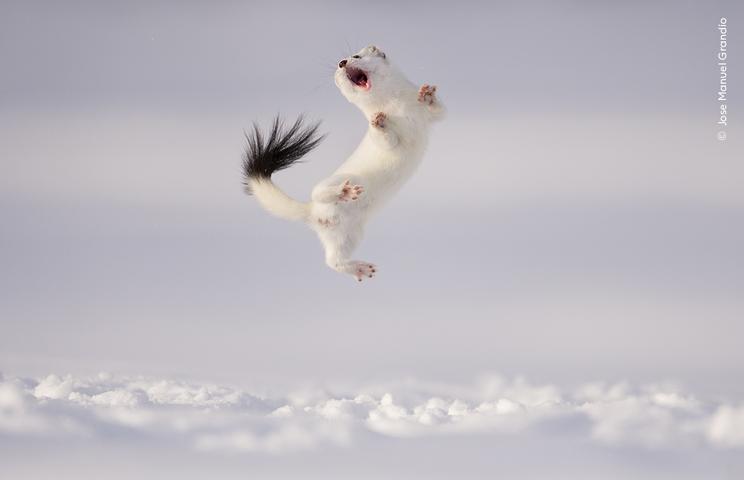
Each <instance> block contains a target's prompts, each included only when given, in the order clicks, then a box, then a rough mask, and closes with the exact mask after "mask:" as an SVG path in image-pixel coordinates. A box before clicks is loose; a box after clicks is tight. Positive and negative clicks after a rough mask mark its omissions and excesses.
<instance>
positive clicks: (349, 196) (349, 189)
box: [338, 180, 364, 202]
mask: <svg viewBox="0 0 744 480" xmlns="http://www.w3.org/2000/svg"><path fill="white" fill-rule="evenodd" d="M362 193H364V187H362V186H361V185H352V184H351V180H346V182H345V183H344V184H343V186H342V187H341V193H339V195H338V200H339V201H341V202H349V201H352V200H356V199H357V198H359V196H360V195H361V194H362Z"/></svg>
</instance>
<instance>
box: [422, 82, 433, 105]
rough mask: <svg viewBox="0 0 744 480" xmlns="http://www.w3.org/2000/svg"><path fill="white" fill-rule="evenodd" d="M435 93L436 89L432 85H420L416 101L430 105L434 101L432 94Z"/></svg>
mask: <svg viewBox="0 0 744 480" xmlns="http://www.w3.org/2000/svg"><path fill="white" fill-rule="evenodd" d="M436 92H437V87H436V86H434V85H426V84H424V85H422V86H421V88H419V92H418V101H419V102H422V103H426V104H427V105H432V104H433V103H434V101H435V97H434V94H436Z"/></svg>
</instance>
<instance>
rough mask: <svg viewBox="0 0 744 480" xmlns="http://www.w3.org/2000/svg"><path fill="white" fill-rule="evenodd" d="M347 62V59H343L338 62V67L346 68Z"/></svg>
mask: <svg viewBox="0 0 744 480" xmlns="http://www.w3.org/2000/svg"><path fill="white" fill-rule="evenodd" d="M346 63H347V62H346V60H341V61H340V62H338V68H344V67H345V66H346Z"/></svg>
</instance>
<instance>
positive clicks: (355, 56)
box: [351, 55, 362, 58]
mask: <svg viewBox="0 0 744 480" xmlns="http://www.w3.org/2000/svg"><path fill="white" fill-rule="evenodd" d="M351 58H362V57H360V56H359V55H352V56H351Z"/></svg>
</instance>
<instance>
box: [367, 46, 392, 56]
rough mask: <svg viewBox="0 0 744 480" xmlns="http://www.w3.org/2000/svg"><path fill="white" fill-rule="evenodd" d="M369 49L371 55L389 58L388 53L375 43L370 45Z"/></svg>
mask: <svg viewBox="0 0 744 480" xmlns="http://www.w3.org/2000/svg"><path fill="white" fill-rule="evenodd" d="M367 49H368V50H369V53H370V55H374V56H376V57H382V58H387V55H385V52H383V51H382V50H380V49H379V48H377V47H375V46H374V45H370V46H369V47H367Z"/></svg>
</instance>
